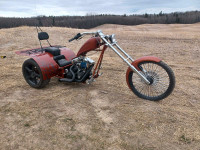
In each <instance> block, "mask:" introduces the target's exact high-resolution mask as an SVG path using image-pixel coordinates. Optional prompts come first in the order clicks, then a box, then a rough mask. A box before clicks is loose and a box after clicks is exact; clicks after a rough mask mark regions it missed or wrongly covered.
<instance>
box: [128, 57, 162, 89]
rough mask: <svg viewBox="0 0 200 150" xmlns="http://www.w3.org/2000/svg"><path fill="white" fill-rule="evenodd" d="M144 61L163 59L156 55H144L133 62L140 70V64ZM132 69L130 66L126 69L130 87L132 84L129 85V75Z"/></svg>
mask: <svg viewBox="0 0 200 150" xmlns="http://www.w3.org/2000/svg"><path fill="white" fill-rule="evenodd" d="M144 61H151V62H160V61H161V59H160V58H158V57H154V56H144V57H141V58H139V59H137V60H135V61H133V62H132V63H131V64H132V65H133V66H134V67H135V68H136V69H137V70H138V71H141V70H140V68H138V64H140V63H141V62H144ZM131 71H132V69H131V68H130V67H129V68H128V69H127V71H126V82H127V84H128V86H129V88H130V85H129V82H128V76H129V73H130V72H131Z"/></svg>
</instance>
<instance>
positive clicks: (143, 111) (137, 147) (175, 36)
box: [0, 24, 200, 150]
mask: <svg viewBox="0 0 200 150" xmlns="http://www.w3.org/2000/svg"><path fill="white" fill-rule="evenodd" d="M98 29H101V30H102V31H103V32H104V33H105V34H112V33H115V34H116V38H117V40H118V43H119V44H120V45H121V47H122V48H124V49H125V50H126V51H127V52H128V53H129V54H130V55H131V56H133V58H135V59H137V58H140V57H142V56H146V55H153V56H157V57H160V58H161V59H162V60H163V61H164V62H166V63H167V64H168V65H169V66H170V67H171V68H172V69H173V71H174V73H175V76H176V87H175V90H174V92H173V93H172V94H171V95H170V96H169V97H168V98H166V99H164V100H162V101H159V102H151V101H146V100H143V99H140V98H138V97H136V96H135V95H134V94H133V93H132V92H131V91H130V89H129V88H128V86H127V84H126V79H125V73H126V70H127V65H126V64H125V63H124V62H123V61H122V60H121V59H120V58H119V57H118V56H117V55H116V54H115V53H114V52H113V51H112V50H108V51H106V53H105V57H104V61H103V68H102V70H101V71H102V72H103V73H104V74H103V75H102V76H101V77H99V78H98V79H97V80H96V82H94V83H93V84H91V85H87V84H76V83H60V82H58V80H57V79H56V78H52V79H51V82H50V84H49V85H48V86H47V87H45V88H43V89H40V90H37V89H33V88H31V87H30V86H29V85H28V84H27V83H26V82H25V80H24V78H23V75H22V69H21V67H22V64H23V62H24V61H25V60H26V59H28V57H23V56H18V55H16V54H15V52H16V51H18V50H23V49H29V48H35V47H39V42H38V41H37V33H36V29H35V28H34V27H18V28H11V29H0V55H5V56H7V57H6V58H5V59H0V65H1V66H0V118H1V119H0V149H2V150H9V149H12V150H16V149H30V150H31V149H33V150H35V149H40V150H53V149H66V150H67V149H72V150H79V149H85V150H103V149H106V150H179V149H180V150H183V149H184V150H199V149H200V24H187V25H181V24H180V25H177V24H174V25H160V24H156V25H149V24H146V25H139V26H122V25H103V26H100V27H98V28H95V29H91V31H96V30H98ZM43 30H45V31H47V32H48V33H49V35H50V42H51V44H52V45H64V46H66V47H68V48H70V49H72V50H74V51H75V52H77V51H78V50H79V48H80V46H81V45H82V44H83V43H84V42H85V41H86V40H87V37H84V38H83V39H82V40H80V41H74V42H71V43H68V39H70V38H72V37H73V36H74V35H75V34H77V33H78V32H84V31H88V30H79V29H70V28H58V27H45V28H43ZM88 38H89V37H88ZM44 44H46V43H44ZM97 56H98V55H97V54H94V55H93V56H91V58H93V59H96V58H97Z"/></svg>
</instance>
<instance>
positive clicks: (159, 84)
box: [128, 61, 175, 101]
mask: <svg viewBox="0 0 200 150" xmlns="http://www.w3.org/2000/svg"><path fill="white" fill-rule="evenodd" d="M138 68H140V69H141V70H142V71H141V73H142V74H143V75H144V76H145V77H146V78H147V79H148V80H149V82H150V84H146V83H145V82H144V81H143V79H141V78H140V77H139V76H138V75H137V74H136V73H134V72H130V73H129V76H128V80H129V85H130V87H131V90H132V91H133V92H134V93H135V94H136V95H137V96H138V97H140V98H143V99H147V100H152V101H158V100H161V99H164V98H166V97H167V96H168V95H170V94H171V92H172V91H173V89H174V86H175V76H174V73H173V71H172V70H171V68H170V67H169V66H168V65H167V64H165V63H164V62H162V61H161V62H158V63H157V62H149V61H144V62H141V63H139V64H138Z"/></svg>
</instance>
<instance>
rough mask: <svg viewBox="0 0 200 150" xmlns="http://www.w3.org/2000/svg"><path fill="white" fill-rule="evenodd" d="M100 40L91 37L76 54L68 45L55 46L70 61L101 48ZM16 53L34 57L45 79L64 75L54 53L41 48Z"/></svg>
mask: <svg viewBox="0 0 200 150" xmlns="http://www.w3.org/2000/svg"><path fill="white" fill-rule="evenodd" d="M100 41H101V40H100V38H99V37H92V38H90V39H89V40H88V41H86V42H85V44H83V46H82V47H81V48H80V50H79V51H78V53H77V55H75V53H74V52H73V51H72V50H70V49H68V48H66V47H61V46H55V47H59V49H60V53H61V55H64V56H65V58H66V60H67V61H70V60H72V59H73V58H75V57H79V56H80V55H83V56H85V55H86V54H87V53H88V52H89V51H92V50H95V49H97V48H99V47H100ZM44 48H47V47H44ZM16 54H18V55H23V56H29V57H31V58H32V59H34V60H35V62H36V63H37V64H38V65H39V67H40V69H41V71H42V74H43V79H44V80H46V79H50V78H52V77H54V76H58V77H60V78H63V77H64V76H63V73H64V68H63V67H60V66H59V65H58V64H57V63H56V61H55V60H54V59H53V57H54V56H53V55H52V54H50V53H48V52H44V51H42V49H41V48H36V49H29V50H22V51H17V52H16Z"/></svg>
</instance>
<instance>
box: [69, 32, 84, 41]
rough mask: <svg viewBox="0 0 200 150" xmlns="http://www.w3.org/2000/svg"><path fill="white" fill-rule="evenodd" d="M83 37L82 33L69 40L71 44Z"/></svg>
mask: <svg viewBox="0 0 200 150" xmlns="http://www.w3.org/2000/svg"><path fill="white" fill-rule="evenodd" d="M81 36H82V35H81V34H80V33H78V34H77V35H75V37H73V38H72V39H70V40H69V42H71V41H73V40H77V39H79V38H80V37H81Z"/></svg>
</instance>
